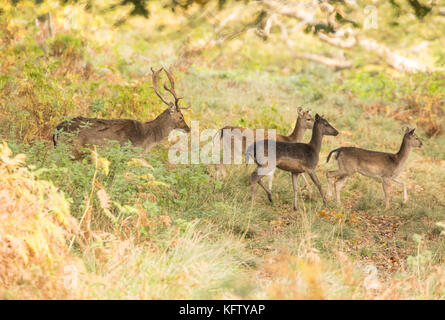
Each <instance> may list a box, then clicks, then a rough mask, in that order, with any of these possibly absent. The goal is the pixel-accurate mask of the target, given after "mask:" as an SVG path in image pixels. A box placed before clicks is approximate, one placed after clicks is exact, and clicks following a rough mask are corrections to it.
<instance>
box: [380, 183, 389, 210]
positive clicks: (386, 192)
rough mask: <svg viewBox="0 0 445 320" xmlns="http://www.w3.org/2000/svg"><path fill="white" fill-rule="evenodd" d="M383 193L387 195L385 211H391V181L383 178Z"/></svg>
mask: <svg viewBox="0 0 445 320" xmlns="http://www.w3.org/2000/svg"><path fill="white" fill-rule="evenodd" d="M382 186H383V192H384V193H385V209H387V210H388V209H389V208H390V207H389V179H387V178H382Z"/></svg>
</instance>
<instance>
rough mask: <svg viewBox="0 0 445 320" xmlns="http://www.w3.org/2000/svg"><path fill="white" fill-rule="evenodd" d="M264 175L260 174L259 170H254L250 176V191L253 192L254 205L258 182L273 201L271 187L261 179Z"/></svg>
mask: <svg viewBox="0 0 445 320" xmlns="http://www.w3.org/2000/svg"><path fill="white" fill-rule="evenodd" d="M263 177H264V175H259V174H258V171H257V170H255V171H254V172H252V175H251V176H250V191H251V194H252V205H253V203H254V201H255V196H256V184H257V183H258V184H259V185H260V186H261V187H262V188H263V189H264V191H266V193H267V198H268V199H269V201H270V202H272V194H271V192H270V191H269V189H268V188H267V187H266V186H265V185H264V184H263V182H262V181H261V179H262V178H263Z"/></svg>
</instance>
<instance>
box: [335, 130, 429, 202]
mask: <svg viewBox="0 0 445 320" xmlns="http://www.w3.org/2000/svg"><path fill="white" fill-rule="evenodd" d="M414 130H415V129H412V130H411V129H409V128H406V129H405V134H404V135H403V140H402V145H401V146H400V149H399V152H397V153H387V152H377V151H371V150H365V149H360V148H354V147H343V148H338V149H335V150H332V151H331V152H330V153H329V155H328V158H327V161H326V162H329V159H330V158H331V156H332V155H333V156H334V157H335V159H336V160H337V162H338V170H335V171H328V172H327V173H326V178H327V181H328V197H330V196H331V195H332V181H331V180H333V179H334V178H337V181H336V182H335V192H336V196H337V203H338V205H341V200H340V190H341V188H342V187H343V185H344V184H345V182H346V180H347V179H348V177H350V176H352V175H353V174H354V173H356V172H358V173H360V174H362V175H364V176H367V177H372V178H378V179H380V180H381V181H382V186H383V192H384V193H385V208H386V209H389V190H388V187H389V183H390V182H391V181H394V182H396V183H398V184H400V185H402V186H403V204H405V203H406V202H407V201H408V194H407V192H406V185H405V182H404V181H403V180H402V179H400V178H399V175H400V173H401V172H402V170H403V168H404V166H405V164H406V162H407V160H408V156H409V153H410V152H411V149H412V148H415V147H419V148H420V147H421V146H422V141H421V140H420V139H419V137H417V135H416V134H415V133H414Z"/></svg>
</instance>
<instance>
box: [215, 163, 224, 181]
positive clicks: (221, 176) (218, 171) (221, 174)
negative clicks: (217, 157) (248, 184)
mask: <svg viewBox="0 0 445 320" xmlns="http://www.w3.org/2000/svg"><path fill="white" fill-rule="evenodd" d="M216 177H217V178H218V179H224V178H225V177H226V169H225V167H224V164H222V163H219V164H217V165H216Z"/></svg>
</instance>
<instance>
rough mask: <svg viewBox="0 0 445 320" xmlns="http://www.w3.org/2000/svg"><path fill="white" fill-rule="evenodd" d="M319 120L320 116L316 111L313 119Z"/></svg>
mask: <svg viewBox="0 0 445 320" xmlns="http://www.w3.org/2000/svg"><path fill="white" fill-rule="evenodd" d="M318 120H320V116H319V115H318V113H317V114H316V115H315V121H318Z"/></svg>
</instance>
